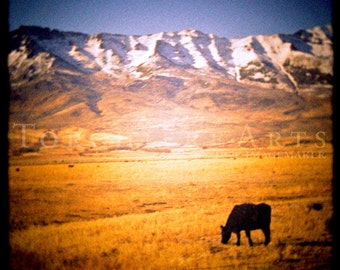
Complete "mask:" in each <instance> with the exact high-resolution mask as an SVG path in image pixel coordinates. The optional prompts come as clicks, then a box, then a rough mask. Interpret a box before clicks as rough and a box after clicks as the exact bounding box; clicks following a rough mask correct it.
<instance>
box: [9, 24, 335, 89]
mask: <svg viewBox="0 0 340 270" xmlns="http://www.w3.org/2000/svg"><path fill="white" fill-rule="evenodd" d="M11 36H12V51H11V53H10V55H9V66H10V69H11V74H12V75H13V77H14V79H12V81H15V77H19V78H22V73H25V74H29V73H28V72H27V70H23V71H21V72H20V71H18V69H15V66H18V64H16V63H15V59H17V58H19V57H20V58H21V59H23V58H24V57H26V60H27V61H28V60H29V59H33V58H34V57H35V58H37V61H36V62H38V63H40V64H41V65H43V64H45V66H47V67H49V65H51V64H52V65H55V66H57V65H59V66H60V70H62V69H63V68H64V71H65V70H71V71H79V72H83V73H95V72H99V71H101V72H104V73H107V74H109V75H112V76H120V75H121V73H122V72H128V73H129V74H130V76H134V77H135V78H146V79H147V78H148V76H149V75H150V73H152V74H155V73H157V72H158V70H160V69H161V67H160V66H162V65H168V66H174V67H179V68H185V69H193V70H196V71H197V70H200V71H204V72H207V73H209V74H210V75H211V74H212V73H215V74H219V75H222V76H224V77H226V78H234V79H236V80H237V81H245V82H254V83H262V84H276V85H284V86H285V87H287V86H288V88H291V89H293V90H296V88H298V87H299V86H300V85H303V84H315V83H328V84H330V83H331V76H332V75H333V73H332V66H333V62H332V59H333V51H332V41H331V36H332V27H331V26H330V25H326V26H321V27H320V26H317V27H314V28H312V29H308V30H299V31H297V32H296V33H294V34H292V35H283V34H275V35H267V36H266V35H259V36H248V37H245V38H241V39H226V38H220V37H217V36H215V35H213V34H205V33H203V32H200V31H198V30H194V29H185V30H182V31H179V32H160V33H156V34H152V35H144V36H142V35H141V36H137V35H136V36H125V35H116V34H107V33H100V34H96V35H86V34H83V33H76V32H61V31H58V30H50V29H48V28H39V27H35V26H34V27H21V28H19V29H17V30H15V31H13V32H11ZM23 36H25V38H24V39H23ZM20 38H21V40H20ZM25 42H26V43H27V44H26V43H25ZM20 48H21V49H20ZM44 53H45V54H44ZM39 57H40V58H39ZM36 65H38V64H37V63H36ZM316 65H318V66H317V68H316V67H315V66H316ZM13 67H14V68H13ZM28 69H29V67H28ZM32 69H34V68H31V71H32ZM35 69H38V68H35ZM42 69H43V68H42ZM298 69H299V71H298ZM20 73H21V75H20ZM31 73H32V72H31ZM33 73H34V72H33ZM301 73H302V74H310V75H309V78H308V80H309V81H308V80H306V79H303V78H301V77H302V75H301Z"/></svg>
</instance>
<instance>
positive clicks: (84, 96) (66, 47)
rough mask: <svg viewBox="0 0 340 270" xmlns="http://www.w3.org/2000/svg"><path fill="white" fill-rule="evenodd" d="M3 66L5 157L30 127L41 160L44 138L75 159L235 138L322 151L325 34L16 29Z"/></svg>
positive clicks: (324, 29) (328, 38)
mask: <svg viewBox="0 0 340 270" xmlns="http://www.w3.org/2000/svg"><path fill="white" fill-rule="evenodd" d="M8 65H9V72H10V79H11V87H12V92H11V104H10V134H9V135H10V139H11V140H12V145H13V147H14V148H18V147H20V146H21V147H23V141H22V130H23V129H22V125H21V126H20V125H19V124H31V125H32V127H33V126H34V128H31V130H30V133H31V137H32V138H33V139H32V140H31V142H30V143H31V144H32V143H33V144H38V145H39V147H40V148H43V147H44V146H46V145H44V143H42V142H44V141H43V140H41V138H45V137H42V135H41V134H45V135H46V134H50V135H49V136H52V137H53V138H56V137H58V146H60V147H65V148H67V147H69V146H70V144H71V141H72V142H73V145H72V147H73V149H77V151H79V152H84V151H85V152H86V151H87V152H91V151H114V150H119V149H125V150H135V151H136V150H147V149H149V150H150V149H151V150H155V149H158V150H159V149H166V151H173V150H174V149H179V148H181V149H184V148H209V147H226V146H228V145H233V147H235V146H240V142H242V143H243V142H244V139H245V138H244V137H245V136H244V135H247V138H248V143H245V145H246V144H248V146H249V143H250V145H251V146H254V145H255V143H254V142H255V141H256V143H257V145H256V146H259V145H266V144H270V143H272V142H268V137H270V136H273V134H275V136H279V135H280V138H281V137H282V141H280V143H279V142H278V141H276V145H285V144H291V143H292V142H291V141H296V137H294V136H293V138H292V132H293V134H296V133H294V132H301V134H302V135H303V136H304V140H305V141H306V142H309V143H315V141H317V139H318V136H320V134H322V136H323V139H324V140H323V141H330V140H331V119H330V117H331V114H332V109H331V102H330V100H331V96H332V77H333V49H332V27H331V26H330V25H326V26H318V27H314V28H312V29H307V30H300V31H298V32H296V33H294V34H291V35H287V34H285V35H284V34H275V35H268V36H266V35H259V36H248V37H245V38H241V39H227V38H223V37H218V36H215V35H213V34H205V33H202V32H200V31H197V30H194V29H186V30H183V31H180V32H162V33H157V34H152V35H145V36H126V35H117V34H107V33H101V34H98V35H87V34H83V33H74V32H61V31H58V30H50V29H48V28H40V27H34V26H23V27H20V28H19V29H17V30H15V31H13V32H11V51H10V52H9V56H8ZM11 127H12V128H11ZM18 127H19V129H18ZM27 127H28V126H27ZM46 130H49V131H48V132H50V133H46V132H47V131H46ZM318 132H319V133H318ZM320 132H321V133H320ZM39 134H40V135H39ZM278 134H279V135H278ZM301 134H300V135H301ZM316 134H319V135H318V136H316ZM45 135H44V136H45ZM300 135H299V136H300ZM302 135H301V136H302ZM71 138H72V139H71ZM289 138H290V139H289ZM319 139H320V138H319ZM53 141H54V142H56V140H53ZM74 141H77V142H78V143H77V144H75V143H74ZM249 141H250V142H249ZM298 143H299V142H298ZM26 144H29V143H28V142H26V141H25V145H24V146H25V147H26V146H27V145H26ZM53 146H56V143H54V144H53ZM27 147H28V146H27ZM91 149H92V150H91ZM94 149H95V150H94ZM158 150H157V151H158Z"/></svg>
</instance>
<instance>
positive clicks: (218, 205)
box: [9, 147, 333, 269]
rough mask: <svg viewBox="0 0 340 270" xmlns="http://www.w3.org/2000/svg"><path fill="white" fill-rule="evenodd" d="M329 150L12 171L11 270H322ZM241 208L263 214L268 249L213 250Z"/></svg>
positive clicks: (259, 243) (258, 239)
mask: <svg viewBox="0 0 340 270" xmlns="http://www.w3.org/2000/svg"><path fill="white" fill-rule="evenodd" d="M327 149H328V150H327V151H326V148H325V149H323V150H325V151H324V153H323V154H322V155H319V156H315V157H313V156H308V155H305V156H303V155H302V154H301V153H302V152H297V151H295V153H299V154H295V155H293V154H290V155H289V154H288V152H286V153H287V154H286V155H283V154H282V155H276V156H275V155H265V154H263V155H262V156H257V155H253V156H252V155H248V156H245V155H244V153H243V155H240V156H237V157H236V156H234V157H228V155H225V156H224V157H223V155H222V154H220V155H216V153H212V152H207V153H205V155H203V154H202V153H201V155H200V157H198V156H197V157H198V158H194V155H192V157H187V158H176V157H174V156H173V155H170V154H166V153H162V154H161V155H160V154H158V155H155V156H154V157H153V158H152V157H151V156H149V157H148V158H145V159H128V155H129V153H128V152H124V153H123V152H122V155H123V154H124V155H125V156H124V159H122V160H115V161H111V162H110V161H106V162H98V161H97V162H96V161H94V160H91V162H89V160H86V159H84V160H78V162H73V163H70V162H67V161H66V160H65V161H64V162H59V163H52V162H49V163H39V162H36V163H35V164H32V163H30V164H28V163H27V164H25V162H23V161H22V160H21V161H20V162H16V163H15V162H12V164H11V166H10V167H9V174H10V209H11V214H10V223H11V232H10V244H11V249H12V255H11V264H12V268H13V269H227V268H233V269H330V268H331V258H332V256H331V255H332V234H331V232H330V228H329V223H330V220H331V217H332V211H333V206H332V149H331V148H330V147H328V148H327ZM287 150H288V148H287V149H286V150H285V151H287ZM291 150H292V151H293V150H294V149H293V148H292V149H291ZM295 150H296V148H295ZM299 150H301V149H299ZM220 151H221V150H220ZM239 151H240V149H239ZM301 151H302V150H301ZM201 152H204V151H203V150H201ZM304 153H306V152H304ZM135 155H136V153H134V156H135ZM181 156H183V155H181ZM29 160H32V159H29ZM244 202H253V203H260V202H266V203H268V204H270V205H271V207H272V222H271V235H272V237H271V242H270V244H269V245H268V246H264V245H263V241H264V236H263V234H262V232H261V231H260V230H257V231H252V238H253V241H254V246H253V247H249V246H248V241H247V239H246V236H245V233H244V232H241V246H236V235H235V234H233V235H232V237H231V240H230V241H229V242H228V244H226V245H223V244H221V236H220V225H224V224H225V222H226V219H227V217H228V215H229V213H230V211H231V209H232V207H233V206H234V205H235V204H240V203H244ZM315 206H319V207H315ZM320 206H321V208H322V209H319V208H320Z"/></svg>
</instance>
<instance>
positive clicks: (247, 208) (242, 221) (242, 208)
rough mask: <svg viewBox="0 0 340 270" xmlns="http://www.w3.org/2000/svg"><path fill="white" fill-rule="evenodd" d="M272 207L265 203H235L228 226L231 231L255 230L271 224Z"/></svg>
mask: <svg viewBox="0 0 340 270" xmlns="http://www.w3.org/2000/svg"><path fill="white" fill-rule="evenodd" d="M270 215H271V208H270V206H269V205H267V204H265V203H261V204H258V205H255V204H249V203H246V204H241V205H235V206H234V208H233V209H232V211H231V213H230V215H229V217H228V220H227V224H226V227H227V228H228V230H229V231H239V230H255V229H261V228H263V227H266V226H269V224H270Z"/></svg>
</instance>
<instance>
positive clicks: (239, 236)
mask: <svg viewBox="0 0 340 270" xmlns="http://www.w3.org/2000/svg"><path fill="white" fill-rule="evenodd" d="M236 235H237V243H236V245H238V246H239V245H240V244H241V234H240V231H237V232H236Z"/></svg>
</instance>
